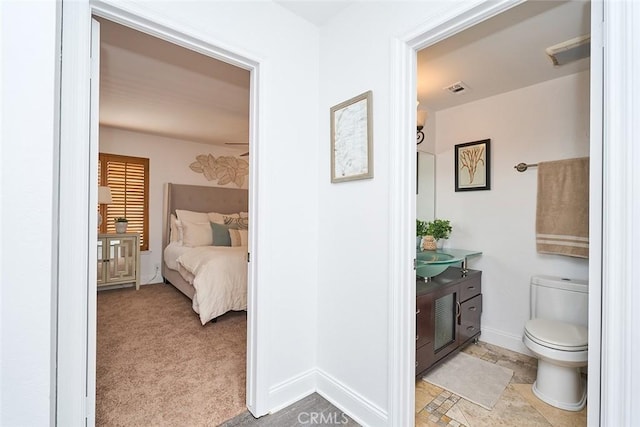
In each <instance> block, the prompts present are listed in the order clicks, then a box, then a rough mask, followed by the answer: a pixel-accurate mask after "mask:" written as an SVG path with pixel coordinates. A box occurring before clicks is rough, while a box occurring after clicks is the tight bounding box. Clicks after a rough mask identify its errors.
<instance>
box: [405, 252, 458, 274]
mask: <svg viewBox="0 0 640 427" xmlns="http://www.w3.org/2000/svg"><path fill="white" fill-rule="evenodd" d="M462 260H463V258H461V257H456V256H453V255H450V254H447V253H445V252H438V251H422V252H417V253H416V276H420V277H424V278H430V277H434V276H437V275H438V274H440V273H442V272H443V271H445V270H446V269H447V268H448V267H449V266H451V265H454V264H457V263H460V262H461V261H462Z"/></svg>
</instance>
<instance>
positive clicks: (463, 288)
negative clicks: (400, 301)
mask: <svg viewBox="0 0 640 427" xmlns="http://www.w3.org/2000/svg"><path fill="white" fill-rule="evenodd" d="M481 275H482V272H481V271H479V270H469V269H463V268H459V267H448V268H447V269H446V270H445V271H444V272H443V273H440V274H438V275H437V276H435V277H432V278H431V279H430V280H429V281H425V280H424V279H422V278H420V277H418V278H417V279H416V376H419V375H422V374H424V373H425V372H426V371H427V370H428V369H430V368H432V367H434V366H435V365H436V364H437V363H438V362H439V361H441V360H443V358H445V357H446V356H448V355H451V354H453V353H455V352H457V351H460V349H461V348H462V347H464V346H465V345H467V344H469V343H470V342H472V341H474V340H477V338H478V336H479V335H480V315H481V313H482V293H481V280H480V278H481Z"/></svg>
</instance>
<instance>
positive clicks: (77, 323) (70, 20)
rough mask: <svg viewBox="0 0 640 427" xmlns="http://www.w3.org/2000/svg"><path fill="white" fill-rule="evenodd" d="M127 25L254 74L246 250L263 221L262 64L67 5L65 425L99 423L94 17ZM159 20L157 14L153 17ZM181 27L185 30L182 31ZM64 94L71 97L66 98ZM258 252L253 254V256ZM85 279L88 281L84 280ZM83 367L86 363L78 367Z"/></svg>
mask: <svg viewBox="0 0 640 427" xmlns="http://www.w3.org/2000/svg"><path fill="white" fill-rule="evenodd" d="M91 15H96V16H99V17H101V18H104V19H108V20H110V21H113V22H116V23H118V24H122V25H125V26H127V27H130V28H133V29H136V30H138V31H141V32H144V33H147V34H149V35H152V36H154V37H157V38H160V39H163V40H166V41H169V42H171V43H174V44H177V45H179V46H182V47H185V48H187V49H190V50H194V51H196V52H199V53H203V54H205V55H208V56H211V57H213V58H215V59H218V60H221V61H224V62H226V63H228V64H231V65H234V66H237V67H240V68H243V69H246V70H248V71H249V72H250V73H251V78H250V87H251V89H250V93H251V95H250V99H251V101H250V107H249V110H250V113H249V114H250V131H249V141H250V142H251V144H250V152H251V156H250V160H249V163H250V165H249V169H250V171H251V173H250V174H249V179H250V182H249V206H250V209H249V216H250V221H251V224H252V235H250V236H249V248H251V247H255V238H256V237H255V236H256V235H257V228H258V227H259V220H258V217H257V214H256V212H258V210H259V206H258V198H257V192H258V176H257V172H256V173H254V171H256V168H255V165H256V164H257V162H258V158H257V156H258V152H257V150H256V145H257V144H258V138H257V126H258V123H259V121H260V117H258V114H257V113H258V111H257V102H256V100H257V98H258V94H259V93H260V88H261V85H260V82H261V75H260V72H259V62H257V61H254V60H252V59H250V58H246V57H243V56H241V55H237V54H235V53H233V52H232V51H231V50H229V49H221V48H219V47H218V46H216V45H214V44H211V43H208V42H206V41H203V40H200V39H198V38H195V37H191V36H188V35H186V34H185V31H187V30H188V29H186V28H183V29H170V28H167V27H165V26H163V25H161V24H158V23H157V22H154V21H153V20H152V19H149V17H147V18H145V17H143V16H142V15H144V14H142V15H136V14H133V13H129V12H126V11H124V10H122V9H119V8H118V7H115V6H108V5H102V4H101V5H99V6H98V5H90V4H89V3H88V2H87V3H81V2H69V3H65V7H64V8H63V20H64V22H65V25H64V26H63V51H64V52H65V61H63V65H62V85H61V86H62V87H61V92H62V95H63V96H62V101H61V117H62V120H61V130H60V132H61V138H60V140H61V141H62V142H61V154H60V194H59V200H60V206H65V209H64V210H63V211H64V215H61V217H60V224H59V231H60V238H59V245H60V247H61V248H65V249H64V252H65V254H66V255H65V256H64V257H61V259H60V262H59V283H60V284H61V285H60V287H59V290H58V300H59V309H58V313H59V317H58V330H57V338H58V348H57V360H58V366H57V414H56V416H57V420H58V423H60V424H65V425H66V424H68V425H72V424H73V425H75V424H80V423H82V424H84V423H85V419H86V423H87V424H88V425H92V424H93V423H94V422H95V411H94V409H95V401H94V400H93V399H94V398H95V356H94V355H95V344H96V342H95V328H93V329H92V326H91V325H95V314H96V305H95V295H96V282H95V279H94V278H95V272H96V260H95V259H93V258H92V257H88V256H87V255H88V254H89V253H91V254H93V253H94V249H93V247H94V246H95V243H93V242H94V240H95V231H93V230H95V229H96V226H97V221H96V218H95V216H96V215H95V214H94V212H95V206H96V203H97V201H98V198H97V188H94V186H93V185H87V183H92V182H94V181H93V179H92V176H94V175H93V174H92V170H91V166H90V165H91V160H90V159H91V158H92V157H93V156H96V157H97V152H98V147H97V142H96V141H95V139H94V140H93V141H92V142H91V143H89V144H88V143H87V139H86V135H89V134H90V131H89V129H90V122H91V123H97V110H96V108H93V109H90V108H89V105H90V92H89V87H88V85H84V84H83V82H87V81H88V79H89V78H90V76H91V68H90V60H89V57H90V51H89V49H88V46H90V40H91V22H90V16H91ZM155 18H156V19H159V17H155ZM181 30H184V31H181ZM65 95H66V96H65ZM257 255H259V254H254V256H253V257H252V261H253V260H255V259H256V256H257ZM256 282H257V278H256V273H255V263H254V262H252V263H249V267H248V307H247V314H248V315H247V365H246V366H247V387H246V388H247V394H246V403H247V407H248V408H249V410H250V411H251V412H252V413H253V414H254V415H256V416H259V415H263V414H264V413H265V412H266V409H265V405H266V401H265V400H264V397H263V396H264V395H265V393H266V391H265V390H264V389H263V387H264V386H263V385H262V384H263V383H262V382H261V381H260V378H258V377H257V366H258V362H259V361H260V358H261V354H260V352H259V349H258V348H257V347H256V345H255V343H256V340H257V336H258V331H259V329H260V328H259V326H258V322H257V320H258V319H257V313H256V310H255V307H256V305H257V303H258V301H257V298H256V297H255V296H254V295H255V286H256ZM87 284H88V286H87ZM78 367H86V369H82V368H78Z"/></svg>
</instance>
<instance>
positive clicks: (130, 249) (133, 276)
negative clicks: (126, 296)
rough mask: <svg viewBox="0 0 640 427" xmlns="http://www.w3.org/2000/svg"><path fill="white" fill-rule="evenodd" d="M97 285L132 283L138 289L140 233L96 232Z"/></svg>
mask: <svg viewBox="0 0 640 427" xmlns="http://www.w3.org/2000/svg"><path fill="white" fill-rule="evenodd" d="M97 249H98V251H97V255H98V278H97V279H98V287H102V286H110V285H121V284H125V283H134V284H135V285H136V290H138V289H140V235H139V234H138V233H122V234H98V248H97Z"/></svg>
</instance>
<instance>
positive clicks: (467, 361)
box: [422, 353, 513, 410]
mask: <svg viewBox="0 0 640 427" xmlns="http://www.w3.org/2000/svg"><path fill="white" fill-rule="evenodd" d="M512 376H513V371H512V370H511V369H508V368H505V367H503V366H499V365H496V364H495V363H489V362H485V361H484V360H482V359H478V358H477V357H473V356H469V355H468V354H465V353H458V354H456V355H455V356H454V357H452V358H451V359H449V360H447V361H446V362H444V363H443V364H442V365H440V366H438V367H437V368H435V369H433V370H432V371H431V372H429V373H428V374H427V375H425V376H424V377H423V378H422V379H423V380H425V381H427V382H430V383H431V384H434V385H437V386H438V387H442V388H444V389H446V390H449V391H450V392H451V393H454V394H457V395H458V396H460V397H463V398H464V399H466V400H468V401H470V402H473V403H475V404H477V405H480V406H482V407H483V408H485V409H488V410H491V409H493V405H495V404H496V402H497V401H498V399H499V398H500V396H501V395H502V392H503V391H504V389H505V388H506V387H507V384H509V381H511V377H512Z"/></svg>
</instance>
